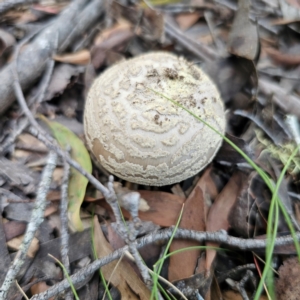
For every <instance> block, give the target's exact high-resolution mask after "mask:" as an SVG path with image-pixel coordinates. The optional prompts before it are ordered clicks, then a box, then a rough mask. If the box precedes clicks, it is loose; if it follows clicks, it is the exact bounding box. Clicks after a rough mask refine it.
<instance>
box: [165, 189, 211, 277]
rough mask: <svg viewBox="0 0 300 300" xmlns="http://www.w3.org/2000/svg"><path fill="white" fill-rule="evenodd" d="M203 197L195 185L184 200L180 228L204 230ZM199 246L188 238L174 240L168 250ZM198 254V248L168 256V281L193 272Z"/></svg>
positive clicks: (204, 211) (204, 212)
mask: <svg viewBox="0 0 300 300" xmlns="http://www.w3.org/2000/svg"><path fill="white" fill-rule="evenodd" d="M206 210H207V209H206V205H205V198H204V196H203V192H202V190H201V188H200V187H199V186H198V185H196V187H195V188H194V190H193V191H192V193H191V194H190V196H189V197H188V199H187V200H186V201H185V205H184V210H183V214H182V218H181V221H180V224H179V227H180V228H185V229H190V230H197V231H205V221H206ZM192 246H200V244H199V243H197V242H195V241H190V240H176V239H175V240H174V241H172V244H171V246H170V252H173V251H176V250H179V249H183V248H187V247H192ZM199 256H200V249H194V250H189V251H188V252H180V253H178V254H175V255H172V256H171V257H170V263H169V272H168V278H169V280H170V281H175V280H180V279H183V278H186V277H190V276H192V275H193V274H194V271H195V268H196V266H197V261H198V258H199Z"/></svg>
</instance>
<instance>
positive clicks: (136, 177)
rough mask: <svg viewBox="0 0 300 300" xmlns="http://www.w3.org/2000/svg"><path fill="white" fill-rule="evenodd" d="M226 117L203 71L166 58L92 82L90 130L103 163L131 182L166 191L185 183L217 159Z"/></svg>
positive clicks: (136, 61) (136, 63)
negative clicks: (215, 130) (158, 187)
mask: <svg viewBox="0 0 300 300" xmlns="http://www.w3.org/2000/svg"><path fill="white" fill-rule="evenodd" d="M166 97H167V98H168V99H172V100H173V101H176V102H178V103H179V104H181V105H183V106H184V107H186V108H187V109H188V110H190V111H191V112H192V113H194V114H196V115H197V116H199V117H200V118H202V119H203V120H205V121H206V122H207V123H209V124H210V125H211V126H213V127H214V128H215V129H217V130H218V131H219V132H220V133H221V134H223V133H224V130H225V114H224V106H223V102H222V100H221V98H220V95H219V92H218V90H217V88H216V86H215V85H214V83H213V82H212V81H211V79H210V78H209V77H208V76H207V75H206V74H205V73H204V72H203V71H202V70H201V69H200V68H198V67H197V66H195V65H193V64H192V63H190V62H188V61H186V60H185V59H184V58H182V57H177V56H176V55H173V54H170V53H167V52H151V53H147V54H144V55H141V56H138V57H135V58H132V59H128V60H126V61H122V62H120V63H118V64H116V65H113V66H112V67H110V68H108V69H107V70H106V71H105V72H103V73H102V74H101V75H100V76H99V77H98V78H97V79H96V80H95V82H94V83H93V85H92V87H91V89H90V91H89V93H88V96H87V101H86V105H85V112H84V130H85V135H86V139H87V143H88V147H89V148H90V150H91V152H92V153H93V155H94V157H95V159H96V160H97V162H99V163H100V164H101V165H102V166H103V167H104V168H105V169H106V170H108V171H109V172H111V173H112V174H114V175H116V176H118V177H120V178H122V179H125V180H127V181H131V182H135V183H139V184H144V185H155V186H162V185H168V184H173V183H175V182H180V181H182V180H184V179H186V178H189V177H191V176H193V175H195V174H196V173H198V172H199V171H200V170H202V169H203V168H204V167H205V166H206V165H207V164H208V163H209V162H211V160H212V159H213V158H214V156H215V154H216V152H217V151H218V149H219V147H220V145H221V143H222V138H221V137H220V136H219V135H218V134H217V133H215V132H214V131H212V130H211V129H210V128H209V127H208V126H206V125H205V124H203V122H201V121H199V120H197V119H196V118H195V117H194V116H192V115H191V114H189V113H188V112H187V111H185V110H184V109H182V108H180V107H179V106H178V105H176V104H174V103H172V102H171V101H169V100H168V99H167V98H166Z"/></svg>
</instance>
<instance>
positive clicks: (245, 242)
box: [31, 227, 300, 300]
mask: <svg viewBox="0 0 300 300" xmlns="http://www.w3.org/2000/svg"><path fill="white" fill-rule="evenodd" d="M173 231H174V229H173V228H172V227H171V228H167V229H164V230H161V231H159V232H154V233H151V234H149V235H146V236H144V237H142V238H140V239H137V240H136V243H137V248H141V247H144V246H146V245H149V244H151V243H154V242H156V241H160V242H167V241H168V240H169V239H170V237H171V236H172V234H173ZM296 236H297V239H298V241H299V240H300V233H297V234H296ZM174 238H176V239H191V240H195V241H197V242H199V243H203V242H205V241H210V242H216V243H222V244H224V245H227V246H230V247H233V248H236V249H240V250H258V249H265V247H266V245H267V243H268V241H267V240H256V239H241V238H236V237H233V236H229V235H228V234H227V232H226V231H225V230H220V231H217V232H197V231H193V230H187V229H180V228H178V229H177V231H176V233H175V235H174ZM293 243H294V240H293V237H292V236H291V235H288V236H285V237H279V238H277V239H276V240H275V246H283V245H290V244H293ZM128 250H129V249H128V246H124V247H123V248H120V249H118V250H116V251H114V252H113V253H111V254H109V255H108V256H106V257H104V258H101V259H97V260H95V261H94V262H92V263H91V264H90V265H88V266H86V267H84V268H82V269H81V270H80V271H78V272H77V273H76V274H74V275H72V276H71V280H72V282H73V284H74V285H75V284H77V283H80V282H82V281H83V280H85V279H86V278H88V276H90V275H91V274H93V273H94V272H95V271H97V270H98V269H99V268H101V267H103V266H104V265H106V264H108V263H110V262H112V261H113V260H116V259H118V258H120V257H121V256H122V255H123V253H124V252H125V251H128ZM68 287H69V283H68V281H67V280H66V279H64V280H63V281H61V282H60V283H57V284H56V285H54V286H51V287H50V288H49V289H48V290H47V291H45V292H43V293H40V294H38V295H35V296H33V297H32V298H31V300H42V299H43V300H44V299H48V298H50V297H53V296H55V295H57V294H59V293H61V292H63V291H64V290H66V289H67V288H68Z"/></svg>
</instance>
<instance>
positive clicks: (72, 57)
mask: <svg viewBox="0 0 300 300" xmlns="http://www.w3.org/2000/svg"><path fill="white" fill-rule="evenodd" d="M53 59H54V60H56V61H59V62H63V63H67V64H75V65H87V64H88V63H89V62H90V59H91V56H90V51H88V50H80V51H78V52H75V53H69V54H64V55H55V56H54V57H53Z"/></svg>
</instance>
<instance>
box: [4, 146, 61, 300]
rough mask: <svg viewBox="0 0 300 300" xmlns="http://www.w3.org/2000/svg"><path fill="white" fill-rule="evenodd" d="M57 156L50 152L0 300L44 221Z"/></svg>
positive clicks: (5, 294) (6, 291) (12, 280)
mask: <svg viewBox="0 0 300 300" xmlns="http://www.w3.org/2000/svg"><path fill="white" fill-rule="evenodd" d="M56 159H57V155H56V153H54V152H50V154H49V158H48V161H47V165H46V167H45V168H44V171H43V174H42V179H41V182H40V185H39V188H38V192H37V197H36V200H35V206H34V209H33V210H32V214H31V218H30V222H29V224H28V226H27V230H26V233H25V236H24V239H23V241H22V244H21V246H20V250H19V251H18V252H17V255H16V257H15V260H14V261H13V263H12V265H11V266H10V268H9V270H8V272H7V274H6V277H5V280H4V282H3V284H2V287H1V289H0V300H4V299H6V296H7V293H8V290H9V289H10V287H11V284H12V283H13V282H14V280H15V278H16V276H17V275H18V273H19V271H20V269H21V267H22V265H23V264H24V262H25V257H26V253H27V251H28V249H29V246H30V244H31V242H32V240H33V238H34V235H35V232H36V230H37V229H38V227H39V226H40V224H41V223H42V222H43V220H44V211H45V208H46V196H47V193H48V190H49V187H50V184H51V178H52V173H53V171H54V169H55V166H56Z"/></svg>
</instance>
